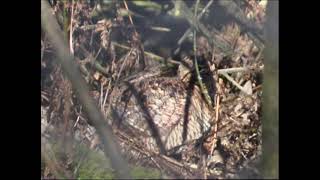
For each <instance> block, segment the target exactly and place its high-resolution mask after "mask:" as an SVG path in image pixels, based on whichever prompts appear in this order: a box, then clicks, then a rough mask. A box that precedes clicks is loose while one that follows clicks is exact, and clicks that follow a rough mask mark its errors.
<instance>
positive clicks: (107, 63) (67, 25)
mask: <svg viewBox="0 0 320 180" xmlns="http://www.w3.org/2000/svg"><path fill="white" fill-rule="evenodd" d="M52 2H54V1H52ZM266 2H267V1H258V0H244V1H213V0H203V1H200V3H199V4H198V5H197V2H196V1H185V2H184V1H119V2H113V1H85V0H82V1H67V2H65V1H59V0H57V1H56V2H55V3H54V4H52V8H53V12H54V15H55V17H56V18H57V20H58V22H59V25H60V26H61V29H62V30H63V31H64V33H65V36H66V37H67V39H68V43H69V52H70V53H71V54H73V55H74V59H75V62H76V63H77V64H78V67H79V69H80V71H81V73H82V78H84V79H85V80H86V82H87V85H88V86H89V88H90V93H91V95H92V96H93V97H95V98H96V100H97V107H99V108H100V109H101V110H102V111H103V112H104V114H106V111H107V109H108V107H109V102H110V98H111V97H110V96H111V93H112V90H113V88H114V87H115V85H116V83H118V81H121V80H123V79H125V78H127V77H130V75H132V74H134V73H136V72H140V71H144V69H147V68H149V67H156V68H159V69H163V68H164V69H170V70H172V71H176V70H177V66H178V65H179V64H181V63H182V62H183V61H184V60H185V59H189V60H190V61H193V62H195V61H194V60H195V59H196V60H197V62H198V67H193V68H194V69H196V68H198V69H199V70H200V72H208V71H210V72H212V73H211V76H212V77H207V76H208V74H205V76H204V77H201V78H199V79H198V82H197V83H196V84H197V85H199V87H200V86H202V85H203V86H204V87H205V88H200V89H201V92H202V93H203V96H204V97H209V99H205V98H204V100H206V101H208V102H211V101H212V102H211V104H210V103H209V105H211V106H212V111H213V112H212V113H213V114H215V118H214V119H215V122H213V124H215V125H214V126H212V131H211V132H209V133H208V134H207V135H206V136H205V135H203V141H202V143H200V145H199V146H197V147H195V148H193V149H192V150H187V151H189V152H187V153H185V155H184V156H185V157H177V156H165V155H159V154H157V153H155V152H148V151H147V150H144V149H143V147H141V146H139V145H138V144H139V142H137V143H136V144H135V143H133V145H132V144H130V145H128V144H126V145H125V147H126V148H124V150H123V152H122V153H121V154H124V156H125V155H126V152H127V151H130V148H131V149H132V148H136V149H140V151H137V152H138V153H140V154H142V153H145V154H144V155H143V156H144V158H145V157H148V161H152V162H151V164H153V165H150V162H149V164H148V165H146V164H145V163H144V162H142V161H134V160H131V159H130V158H126V160H128V161H129V163H130V173H131V175H132V176H133V177H134V178H176V177H178V178H197V177H199V178H215V179H216V178H217V179H223V178H259V177H260V173H259V171H258V168H257V167H256V163H257V162H258V161H259V159H260V156H261V145H262V135H261V133H262V132H261V131H262V128H261V96H262V88H261V87H262V73H263V67H264V65H263V58H264V57H263V53H262V52H263V49H264V40H263V37H264V35H263V27H264V22H265V10H266ZM196 7H198V8H196ZM195 10H196V11H197V12H196V13H197V16H199V17H198V18H197V19H196V18H194V14H195ZM195 31H197V33H196V36H195V33H194V32H195ZM194 49H196V50H195V51H194ZM56 58H57V55H56V53H55V49H54V48H53V46H52V44H51V42H50V41H49V39H48V36H47V35H46V32H44V31H42V34H41V133H42V147H41V148H42V151H41V152H42V153H41V154H42V155H41V178H44V179H46V178H59V177H67V178H80V179H81V178H83V179H88V178H89V179H90V178H94V179H96V178H103V179H109V178H115V174H114V169H113V168H112V167H111V165H110V163H109V159H108V158H106V157H105V156H104V154H103V148H102V146H101V142H100V140H99V137H98V135H97V133H96V129H95V128H94V126H93V125H92V124H90V123H88V122H89V121H88V120H87V115H86V114H85V113H84V112H83V109H82V105H81V104H80V103H79V100H78V98H77V97H76V95H75V93H74V91H73V89H72V86H71V83H70V82H69V80H68V79H67V78H66V76H65V74H64V72H63V71H62V68H61V65H60V64H57V63H56V61H55V59H56ZM194 69H192V70H194ZM209 74H210V73H209ZM199 75H202V76H203V73H200V74H199ZM212 79H213V80H214V81H215V83H214V86H215V87H216V91H215V92H211V91H210V88H208V87H207V84H210V83H212V82H209V81H210V80H212ZM200 80H202V82H201V81H200ZM107 118H108V117H107ZM114 133H115V134H116V135H117V138H118V140H119V142H120V143H128V142H129V141H130V138H129V139H128V138H127V136H126V135H125V134H123V133H124V132H118V131H115V132H114ZM141 150H142V151H141ZM155 154H156V155H155Z"/></svg>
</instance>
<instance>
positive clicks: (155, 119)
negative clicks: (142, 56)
mask: <svg viewBox="0 0 320 180" xmlns="http://www.w3.org/2000/svg"><path fill="white" fill-rule="evenodd" d="M179 72H181V70H180V71H179ZM129 79H130V80H127V81H125V82H124V83H122V84H121V85H120V86H119V87H118V88H116V89H115V94H114V98H113V99H114V101H113V103H112V104H113V110H114V112H116V113H117V116H118V117H119V118H118V119H119V121H120V122H119V124H120V125H121V127H126V128H131V129H133V130H134V134H135V136H137V137H138V138H139V139H140V140H141V142H142V143H143V144H144V145H145V147H147V148H148V149H150V150H155V151H159V150H160V151H161V150H164V151H168V150H171V149H172V148H175V147H177V146H181V145H183V144H186V143H188V142H190V141H193V140H196V139H199V138H200V137H201V136H202V135H203V134H204V132H206V131H208V130H209V128H210V123H211V122H212V121H213V119H212V118H213V113H212V112H211V111H210V109H209V108H208V106H207V104H206V103H205V101H204V100H203V98H202V97H201V94H200V91H199V88H198V87H197V86H196V85H192V86H191V85H189V84H188V83H186V82H183V81H182V80H181V79H180V78H177V77H164V76H162V75H159V73H156V71H144V72H141V73H140V74H138V75H136V76H134V77H131V78H129ZM155 137H160V138H158V140H156V139H157V138H155ZM160 141H161V142H160ZM161 147H163V149H161Z"/></svg>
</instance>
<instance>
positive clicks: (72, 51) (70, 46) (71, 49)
mask: <svg viewBox="0 0 320 180" xmlns="http://www.w3.org/2000/svg"><path fill="white" fill-rule="evenodd" d="M73 6H74V2H73V0H72V2H71V17H70V32H69V33H70V37H69V48H70V53H71V54H72V55H73V54H74V50H73V38H72V36H73V26H72V22H73Z"/></svg>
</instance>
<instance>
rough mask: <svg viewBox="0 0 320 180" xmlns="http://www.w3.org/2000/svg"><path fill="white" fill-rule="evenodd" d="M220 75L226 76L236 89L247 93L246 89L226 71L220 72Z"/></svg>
mask: <svg viewBox="0 0 320 180" xmlns="http://www.w3.org/2000/svg"><path fill="white" fill-rule="evenodd" d="M221 75H223V76H224V77H226V78H227V79H228V80H229V81H230V82H231V83H232V84H234V85H235V86H236V87H237V88H238V89H240V90H241V91H242V92H244V93H245V94H248V93H247V91H246V90H245V89H244V88H243V87H242V86H240V85H239V84H238V83H237V82H236V81H235V80H234V79H233V78H232V77H231V76H229V75H228V74H227V73H221ZM248 95H250V94H248Z"/></svg>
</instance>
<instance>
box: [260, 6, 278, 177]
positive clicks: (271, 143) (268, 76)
mask: <svg viewBox="0 0 320 180" xmlns="http://www.w3.org/2000/svg"><path fill="white" fill-rule="evenodd" d="M267 18H268V19H267V24H266V35H267V41H266V43H267V44H266V49H265V52H264V53H265V62H264V64H265V67H264V82H263V115H262V116H263V118H262V123H263V125H262V127H263V130H262V132H263V133H262V138H263V139H262V143H263V155H262V164H261V168H262V173H263V176H264V178H272V179H273V178H279V145H278V143H279V140H278V138H279V128H278V124H279V106H278V101H279V100H278V97H279V92H278V88H279V85H278V84H279V80H278V79H279V71H278V68H279V65H278V64H279V63H278V62H279V45H278V40H279V31H278V28H279V20H278V18H279V2H278V1H268V7H267Z"/></svg>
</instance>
